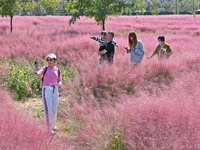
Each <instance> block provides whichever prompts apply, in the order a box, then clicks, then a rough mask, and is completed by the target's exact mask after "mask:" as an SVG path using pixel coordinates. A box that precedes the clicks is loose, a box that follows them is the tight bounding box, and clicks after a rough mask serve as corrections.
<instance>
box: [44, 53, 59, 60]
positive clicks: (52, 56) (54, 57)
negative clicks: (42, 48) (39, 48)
mask: <svg viewBox="0 0 200 150" xmlns="http://www.w3.org/2000/svg"><path fill="white" fill-rule="evenodd" d="M48 57H50V58H53V59H57V58H56V55H55V54H53V53H51V54H49V55H47V56H46V59H47V58H48Z"/></svg>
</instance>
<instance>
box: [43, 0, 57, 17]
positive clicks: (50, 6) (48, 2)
mask: <svg viewBox="0 0 200 150" xmlns="http://www.w3.org/2000/svg"><path fill="white" fill-rule="evenodd" d="M40 4H41V5H42V7H43V8H44V9H45V11H46V13H47V14H48V15H54V13H55V11H56V9H58V6H59V5H60V1H59V0H41V1H40Z"/></svg>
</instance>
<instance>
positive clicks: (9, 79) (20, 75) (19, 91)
mask: <svg viewBox="0 0 200 150" xmlns="http://www.w3.org/2000/svg"><path fill="white" fill-rule="evenodd" d="M30 64H34V63H33V61H30V62H29V63H27V64H25V63H17V62H15V61H14V60H11V61H10V62H9V66H10V70H9V71H8V73H7V74H6V75H5V76H4V84H5V85H6V86H7V87H8V88H9V89H10V90H11V91H13V92H14V98H16V99H17V100H22V99H25V98H27V97H30V96H32V97H33V96H36V95H41V91H42V90H41V88H40V77H37V76H35V74H34V73H33V65H30ZM60 70H61V74H62V80H63V83H64V84H65V83H67V82H68V81H69V80H72V79H74V78H75V73H74V72H73V70H71V69H70V68H69V67H67V66H66V65H65V66H62V67H61V68H60Z"/></svg>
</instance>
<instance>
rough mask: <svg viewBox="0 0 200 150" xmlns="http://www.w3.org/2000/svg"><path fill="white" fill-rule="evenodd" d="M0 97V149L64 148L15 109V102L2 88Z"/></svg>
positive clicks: (59, 142)
mask: <svg viewBox="0 0 200 150" xmlns="http://www.w3.org/2000/svg"><path fill="white" fill-rule="evenodd" d="M0 95H1V102H0V114H1V117H0V145H1V146H0V149H16V150H22V149H24V150H26V149H27V150H37V149H38V150H39V149H51V150H55V149H64V148H65V147H66V146H65V145H64V144H62V145H60V144H61V143H62V142H61V141H60V140H59V139H56V138H55V137H53V136H51V135H49V134H48V133H47V131H46V130H45V127H44V126H41V125H39V124H38V123H37V122H36V121H35V120H30V118H29V119H28V118H27V116H25V114H24V112H22V111H21V110H19V109H16V108H15V107H16V106H15V104H13V103H15V102H14V101H13V100H12V99H11V98H10V97H9V96H8V93H7V92H5V91H4V89H3V88H1V92H0Z"/></svg>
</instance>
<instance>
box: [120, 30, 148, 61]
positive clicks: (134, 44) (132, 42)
mask: <svg viewBox="0 0 200 150" xmlns="http://www.w3.org/2000/svg"><path fill="white" fill-rule="evenodd" d="M128 42H129V48H128V47H126V46H124V48H125V49H126V50H127V53H130V54H131V60H130V64H131V65H138V64H139V63H140V62H141V61H142V59H143V56H144V48H143V45H142V42H141V41H140V40H138V39H137V35H136V33H135V32H130V33H129V36H128Z"/></svg>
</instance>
